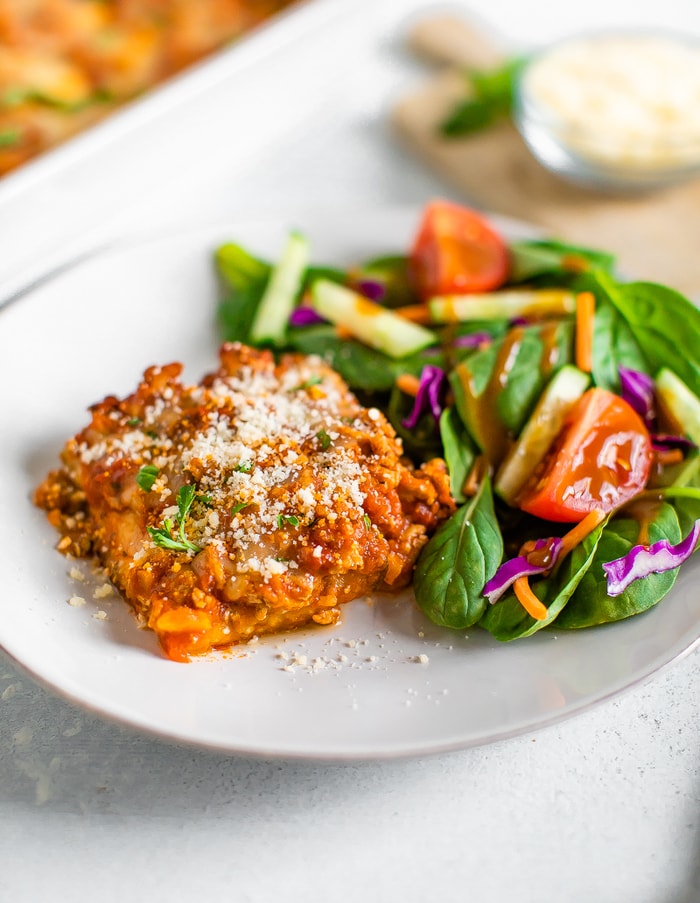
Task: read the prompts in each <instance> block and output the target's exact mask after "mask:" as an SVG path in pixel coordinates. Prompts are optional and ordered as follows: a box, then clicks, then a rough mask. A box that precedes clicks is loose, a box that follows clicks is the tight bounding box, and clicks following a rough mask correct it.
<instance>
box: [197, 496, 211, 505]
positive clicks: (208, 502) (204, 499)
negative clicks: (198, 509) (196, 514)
mask: <svg viewBox="0 0 700 903" xmlns="http://www.w3.org/2000/svg"><path fill="white" fill-rule="evenodd" d="M197 501H198V502H201V503H202V504H203V505H205V506H206V507H207V508H211V506H212V504H213V503H214V500H213V499H212V497H211V496H210V495H198V496H197Z"/></svg>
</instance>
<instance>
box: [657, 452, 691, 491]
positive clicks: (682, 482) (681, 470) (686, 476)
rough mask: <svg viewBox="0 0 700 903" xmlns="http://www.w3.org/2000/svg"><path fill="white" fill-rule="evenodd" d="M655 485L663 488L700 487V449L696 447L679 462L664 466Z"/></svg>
mask: <svg viewBox="0 0 700 903" xmlns="http://www.w3.org/2000/svg"><path fill="white" fill-rule="evenodd" d="M653 485H654V487H661V488H665V487H672V486H676V487H692V488H694V489H698V488H700V451H698V450H697V449H695V450H694V451H692V452H690V453H689V454H688V456H687V457H686V458H685V460H683V461H681V462H680V463H679V464H672V465H670V466H668V467H664V468H663V470H662V472H661V474H660V476H659V477H657V479H656V480H655V481H654V484H653Z"/></svg>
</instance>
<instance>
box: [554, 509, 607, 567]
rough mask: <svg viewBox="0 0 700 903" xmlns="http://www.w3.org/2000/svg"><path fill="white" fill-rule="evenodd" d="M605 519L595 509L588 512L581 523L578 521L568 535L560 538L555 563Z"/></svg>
mask: <svg viewBox="0 0 700 903" xmlns="http://www.w3.org/2000/svg"><path fill="white" fill-rule="evenodd" d="M606 517H607V515H606V513H605V511H601V510H600V508H596V509H595V510H593V511H590V512H589V513H588V514H587V515H586V516H585V517H584V519H583V520H582V521H579V523H577V524H576V526H575V527H574V528H573V529H571V530H569V532H568V533H565V534H564V535H563V536H562V538H561V551H560V552H559V556H558V558H557V561H561V559H562V558H563V557H564V556H565V555H568V554H569V552H570V551H571V550H572V549H574V548H576V546H577V545H579V543H582V542H583V540H584V539H585V538H586V537H587V536H588V534H589V533H592V532H593V531H594V530H595V528H596V527H597V526H598V524H601V523H602V522H603V521H604V520H605V518H606Z"/></svg>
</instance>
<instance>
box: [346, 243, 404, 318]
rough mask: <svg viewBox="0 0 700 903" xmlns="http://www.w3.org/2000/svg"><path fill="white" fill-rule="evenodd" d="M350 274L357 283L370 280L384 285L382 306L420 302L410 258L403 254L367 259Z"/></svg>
mask: <svg viewBox="0 0 700 903" xmlns="http://www.w3.org/2000/svg"><path fill="white" fill-rule="evenodd" d="M350 275H351V277H352V281H353V282H354V283H355V284H357V283H360V282H362V281H364V280H370V281H372V282H378V283H380V284H381V285H383V286H384V297H383V298H382V299H381V304H382V307H388V308H395V307H401V306H402V305H404V304H416V303H417V302H418V297H417V295H416V289H415V286H414V283H413V275H412V273H411V264H410V260H409V258H408V257H405V256H403V255H398V254H393V255H387V256H384V257H375V258H373V259H372V260H367V261H365V262H364V263H363V264H361V265H360V266H359V267H358V268H357V270H352V271H351V274H350Z"/></svg>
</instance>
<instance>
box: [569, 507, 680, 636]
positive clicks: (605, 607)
mask: <svg viewBox="0 0 700 903" xmlns="http://www.w3.org/2000/svg"><path fill="white" fill-rule="evenodd" d="M639 529H640V528H639V523H638V521H636V520H635V519H634V518H630V517H619V518H615V519H614V520H612V521H610V522H609V523H608V524H607V526H606V527H605V528H604V529H603V532H602V534H601V536H600V542H599V543H598V547H597V549H596V551H595V555H594V558H593V561H592V562H591V566H590V568H589V569H588V571H587V573H586V574H585V575H584V577H583V579H582V580H581V582H580V584H579V586H578V589H577V591H576V592H575V593H574V595H573V596H572V598H571V600H570V601H569V604H568V605H567V607H566V609H565V610H564V611H562V613H561V614H560V615H559V618H558V619H557V627H563V628H570V629H578V628H581V627H593V626H595V625H596V624H606V623H608V622H610V621H621V620H622V619H623V618H629V617H631V616H632V615H637V614H640V612H643V611H646V610H647V609H648V608H651V607H652V606H654V605H656V604H657V602H659V601H660V600H661V599H663V597H664V596H665V595H666V593H667V592H668V591H669V590H670V589H671V587H672V586H673V584H674V583H675V580H676V577H677V575H678V568H676V569H675V570H673V571H666V572H665V573H663V574H650V575H649V576H648V577H645V578H644V579H643V580H635V582H634V583H632V584H630V586H628V587H627V589H626V590H625V591H624V592H623V593H622V594H621V595H619V596H608V591H607V585H606V578H605V572H604V571H603V563H604V562H608V561H613V560H614V559H615V558H621V557H622V556H623V555H626V554H627V553H628V552H629V551H630V549H631V548H632V547H633V546H635V545H637V544H638V542H639ZM648 530H649V534H648V542H649V543H650V544H651V543H654V542H657V541H658V540H660V539H667V540H668V541H669V542H671V543H677V542H680V540H681V530H680V525H679V523H678V517H677V515H676V512H675V510H674V508H673V507H672V506H671V505H669V504H668V503H663V504H662V505H660V507H659V510H658V513H657V514H656V516H655V518H654V520H653V521H652V522H651V523H650V524H649V526H648Z"/></svg>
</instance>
